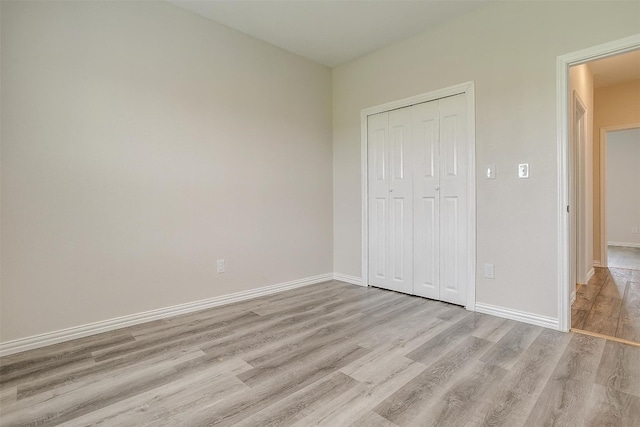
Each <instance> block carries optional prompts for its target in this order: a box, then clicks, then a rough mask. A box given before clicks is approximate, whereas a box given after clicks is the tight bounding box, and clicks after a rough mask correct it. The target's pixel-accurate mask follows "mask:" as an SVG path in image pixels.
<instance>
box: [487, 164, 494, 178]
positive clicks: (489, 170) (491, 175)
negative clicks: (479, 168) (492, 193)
mask: <svg viewBox="0 0 640 427" xmlns="http://www.w3.org/2000/svg"><path fill="white" fill-rule="evenodd" d="M486 172H487V176H486V178H487V179H496V165H489V166H487V171H486Z"/></svg>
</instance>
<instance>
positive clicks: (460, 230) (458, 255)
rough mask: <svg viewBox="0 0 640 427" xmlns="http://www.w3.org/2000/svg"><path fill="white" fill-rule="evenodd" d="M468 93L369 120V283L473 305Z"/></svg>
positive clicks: (381, 114) (373, 116)
mask: <svg viewBox="0 0 640 427" xmlns="http://www.w3.org/2000/svg"><path fill="white" fill-rule="evenodd" d="M465 114H466V103H465V95H456V96H451V97H448V98H443V99H439V100H436V101H430V102H426V103H422V104H417V105H414V106H411V107H406V108H401V109H398V110H393V111H388V112H384V113H380V114H376V115H372V116H369V118H368V123H367V125H368V129H367V132H368V134H367V139H368V176H369V182H368V188H369V195H368V204H369V206H368V208H369V224H368V225H369V236H368V237H369V239H368V240H369V283H370V284H372V285H374V286H379V287H382V288H385V289H391V290H394V291H399V292H404V293H408V294H414V295H420V296H424V297H428V298H433V299H439V300H443V301H447V302H452V303H455V304H461V305H465V304H466V284H467V281H468V278H467V270H468V269H467V264H468V252H469V251H468V249H469V248H468V230H467V215H468V209H469V206H468V183H469V176H468V173H467V172H468V167H467V165H468V161H469V154H468V148H467V147H468V145H467V130H466V115H465Z"/></svg>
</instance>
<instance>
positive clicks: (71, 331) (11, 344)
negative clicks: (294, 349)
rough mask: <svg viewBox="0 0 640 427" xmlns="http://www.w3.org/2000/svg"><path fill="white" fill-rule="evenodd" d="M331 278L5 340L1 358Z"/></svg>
mask: <svg viewBox="0 0 640 427" xmlns="http://www.w3.org/2000/svg"><path fill="white" fill-rule="evenodd" d="M334 276H335V275H334V274H332V273H327V274H321V275H318V276H312V277H306V278H303V279H298V280H292V281H290V282H284V283H278V284H275V285H270V286H264V287H261V288H256V289H249V290H246V291H242V292H236V293H233V294H228V295H222V296H219V297H214V298H208V299H204V300H200V301H194V302H188V303H186V304H179V305H174V306H171V307H165V308H159V309H156V310H150V311H145V312H142V313H136V314H131V315H128V316H122V317H117V318H115V319H109V320H103V321H100V322H95V323H90V324H87V325H82V326H75V327H72V328H67V329H62V330H59V331H53V332H47V333H44V334H40V335H34V336H31V337H27V338H20V339H17V340H13V341H7V342H4V343H0V357H2V356H7V355H9V354H14V353H20V352H22V351H26V350H33V349H35V348H40V347H45V346H48V345H52V344H58V343H61V342H65V341H70V340H74V339H77V338H82V337H87V336H89V335H96V334H100V333H102V332H108V331H113V330H115V329H120V328H125V327H127V326H133V325H137V324H140V323H144V322H150V321H152V320H158V319H165V318H168V317H173V316H177V315H180V314H187V313H193V312H195V311H200V310H204V309H207V308H211V307H216V306H219V305H225V304H231V303H234V302H239V301H245V300H249V299H253V298H257V297H261V296H265V295H270V294H275V293H277V292H282V291H287V290H289V289H295V288H300V287H302V286H308V285H313V284H316V283H321V282H326V281H327V280H332V279H333V278H334ZM336 280H343V279H336ZM343 281H345V280H343ZM349 283H351V282H349Z"/></svg>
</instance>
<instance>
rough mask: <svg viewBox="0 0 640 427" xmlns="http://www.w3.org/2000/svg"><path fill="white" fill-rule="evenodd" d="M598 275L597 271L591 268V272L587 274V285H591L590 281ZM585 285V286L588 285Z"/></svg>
mask: <svg viewBox="0 0 640 427" xmlns="http://www.w3.org/2000/svg"><path fill="white" fill-rule="evenodd" d="M595 274H596V270H595V268H593V267H592V268H591V270H589V272H588V273H587V283H589V281H590V280H591V279H592V278H593V276H594V275H595ZM587 283H585V285H586V284H587Z"/></svg>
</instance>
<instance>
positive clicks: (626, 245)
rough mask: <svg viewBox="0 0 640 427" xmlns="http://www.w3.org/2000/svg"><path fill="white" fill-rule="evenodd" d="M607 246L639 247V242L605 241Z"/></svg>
mask: <svg viewBox="0 0 640 427" xmlns="http://www.w3.org/2000/svg"><path fill="white" fill-rule="evenodd" d="M607 245H608V246H621V247H623V248H640V243H628V242H607Z"/></svg>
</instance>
